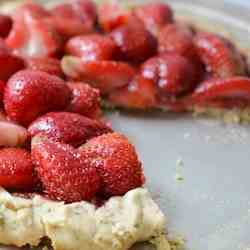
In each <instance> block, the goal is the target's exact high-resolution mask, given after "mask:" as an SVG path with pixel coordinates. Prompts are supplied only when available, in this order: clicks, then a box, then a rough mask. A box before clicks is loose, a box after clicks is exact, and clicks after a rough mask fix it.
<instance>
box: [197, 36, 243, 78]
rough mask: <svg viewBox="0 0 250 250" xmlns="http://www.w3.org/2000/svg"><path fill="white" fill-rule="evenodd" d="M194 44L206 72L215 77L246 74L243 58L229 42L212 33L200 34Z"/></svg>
mask: <svg viewBox="0 0 250 250" xmlns="http://www.w3.org/2000/svg"><path fill="white" fill-rule="evenodd" d="M194 42H195V46H196V48H197V52H198V54H199V56H200V58H201V60H202V61H203V63H204V64H205V66H206V70H207V71H208V72H211V73H213V75H214V76H215V77H220V78H228V77H232V76H236V75H245V74H246V65H245V62H244V60H243V57H242V55H241V54H240V52H239V51H237V49H236V48H235V46H234V45H233V44H232V43H231V42H230V41H229V40H227V39H225V38H223V37H221V36H219V35H215V34H212V33H208V32H199V33H198V34H197V35H196V37H195V40H194Z"/></svg>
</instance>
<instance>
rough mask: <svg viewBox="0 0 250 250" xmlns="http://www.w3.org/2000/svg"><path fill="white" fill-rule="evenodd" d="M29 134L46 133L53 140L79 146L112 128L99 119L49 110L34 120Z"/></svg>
mask: <svg viewBox="0 0 250 250" xmlns="http://www.w3.org/2000/svg"><path fill="white" fill-rule="evenodd" d="M28 131H29V134H30V135H31V136H35V135H36V134H41V133H42V134H46V136H47V137H49V138H51V139H53V140H54V141H58V142H62V143H66V144H71V145H72V146H75V147H77V146H79V145H81V144H83V143H85V142H86V141H87V140H89V139H90V138H92V137H95V136H99V135H102V134H105V133H108V132H111V131H112V130H111V129H110V128H109V127H107V126H106V125H105V124H104V123H102V122H101V121H97V120H93V119H89V118H87V117H85V116H82V115H79V114H75V113H69V112H51V113H48V114H46V115H44V116H41V117H39V118H38V119H37V120H35V121H34V122H33V123H31V125H30V126H29V128H28Z"/></svg>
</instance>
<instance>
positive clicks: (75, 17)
mask: <svg viewBox="0 0 250 250" xmlns="http://www.w3.org/2000/svg"><path fill="white" fill-rule="evenodd" d="M96 12H97V10H96V6H95V4H94V2H93V1H91V0H73V1H70V3H63V4H60V5H57V6H55V7H54V8H53V9H52V10H51V13H52V15H53V25H54V26H55V28H56V29H57V31H58V32H59V33H60V34H61V35H62V36H64V37H65V38H69V37H72V36H78V35H82V34H88V33H90V32H93V31H94V28H95V23H96V20H97V13H96Z"/></svg>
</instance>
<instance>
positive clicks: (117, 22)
mask: <svg viewBox="0 0 250 250" xmlns="http://www.w3.org/2000/svg"><path fill="white" fill-rule="evenodd" d="M131 14H132V12H131V10H129V9H128V8H126V7H125V6H122V4H121V3H118V1H111V2H104V3H101V4H100V5H99V7H98V21H99V25H100V26H101V28H102V30H104V31H106V32H110V31H112V30H113V29H115V28H117V27H120V26H122V25H124V24H127V23H128V20H129V18H130V16H131Z"/></svg>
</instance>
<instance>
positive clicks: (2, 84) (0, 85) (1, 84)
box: [0, 80, 5, 105]
mask: <svg viewBox="0 0 250 250" xmlns="http://www.w3.org/2000/svg"><path fill="white" fill-rule="evenodd" d="M4 89H5V82H3V81H1V80H0V103H1V105H2V102H3V95H4Z"/></svg>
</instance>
